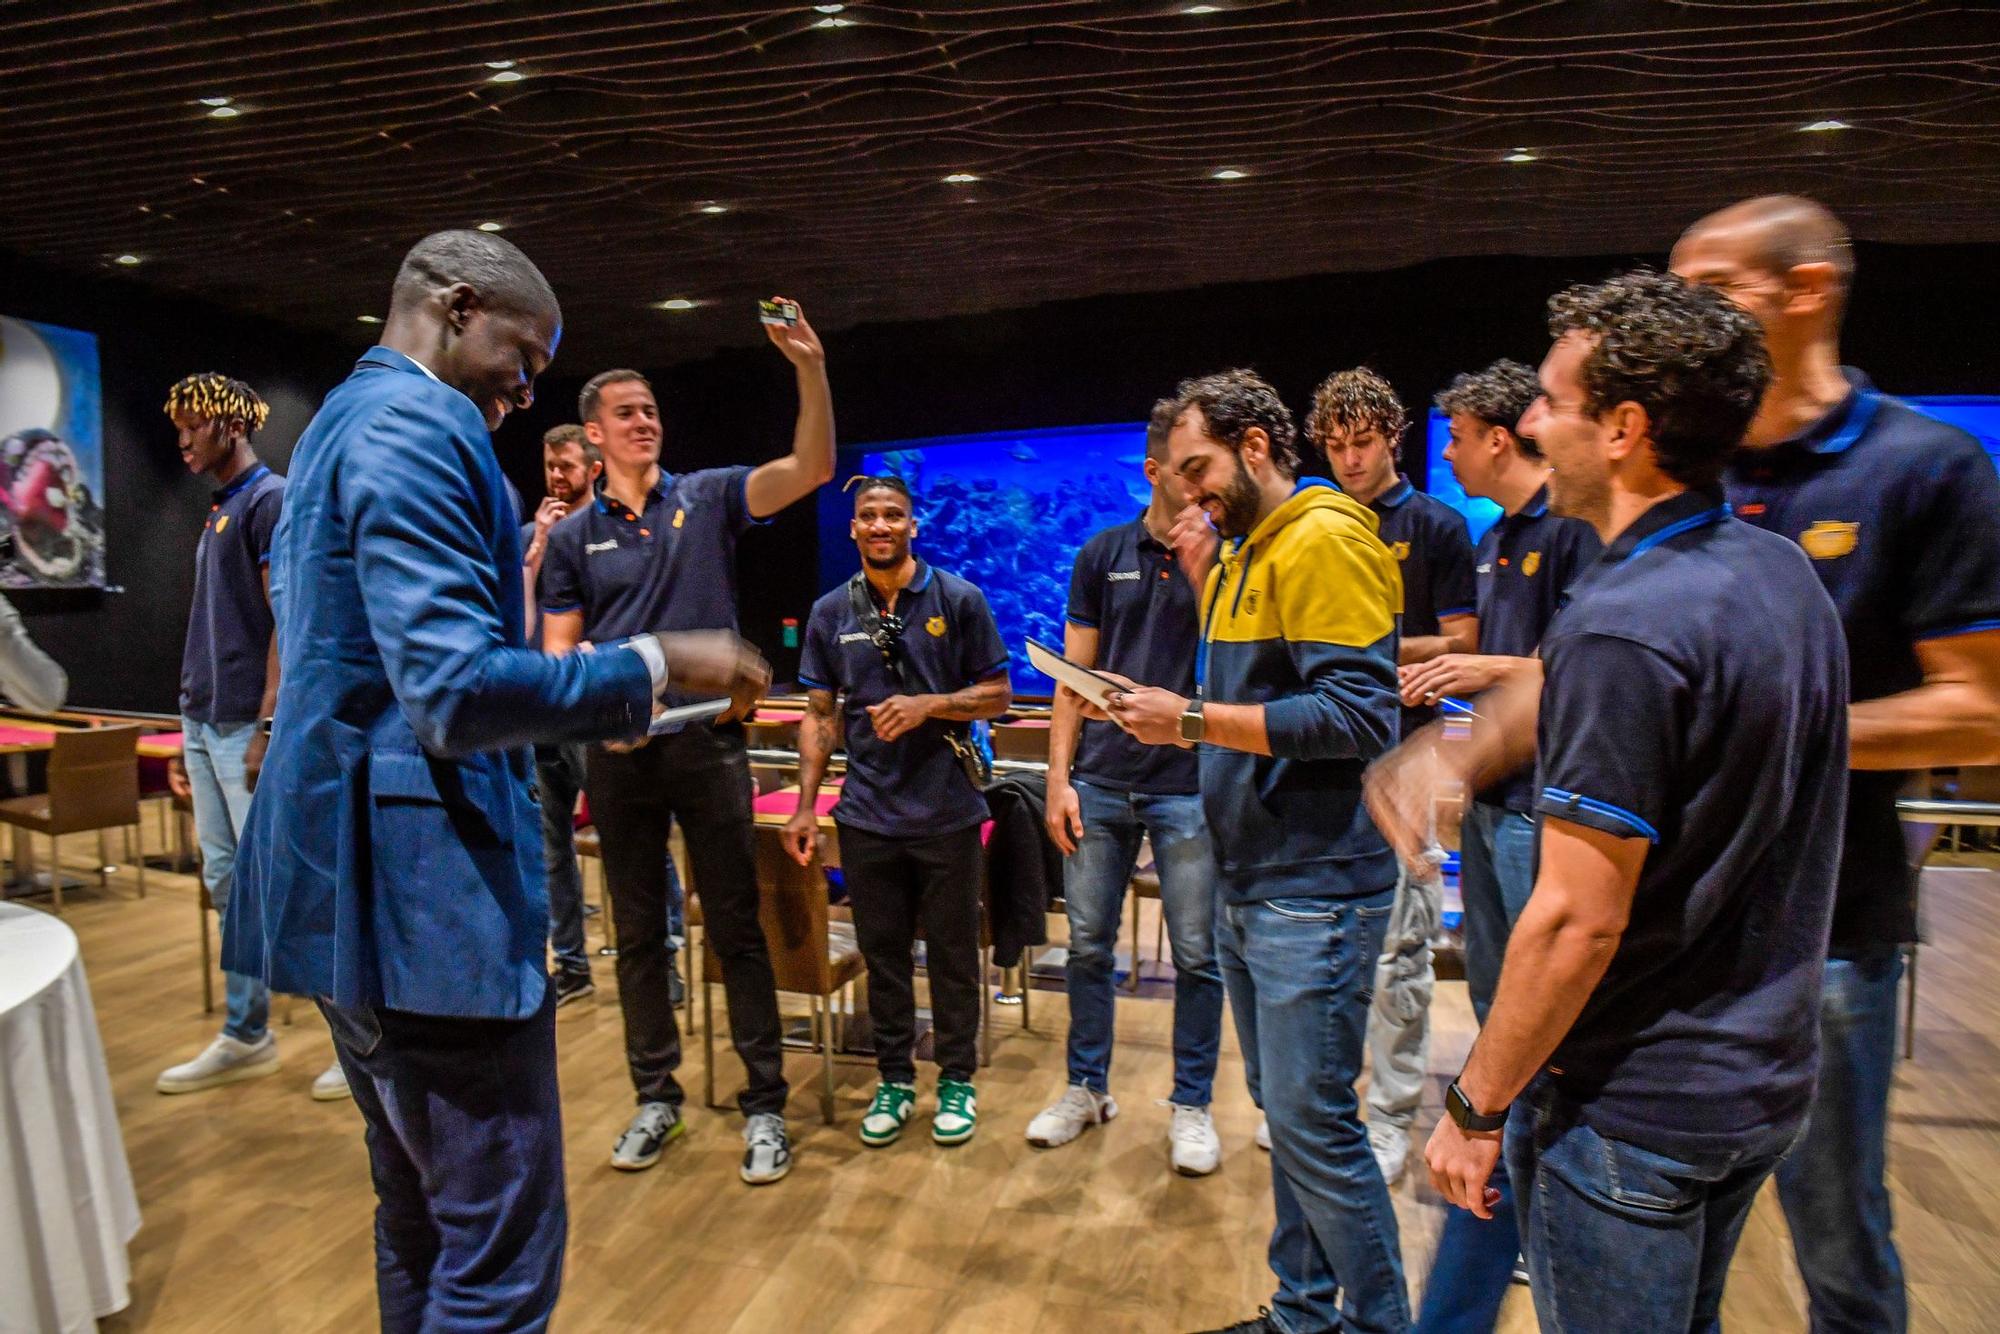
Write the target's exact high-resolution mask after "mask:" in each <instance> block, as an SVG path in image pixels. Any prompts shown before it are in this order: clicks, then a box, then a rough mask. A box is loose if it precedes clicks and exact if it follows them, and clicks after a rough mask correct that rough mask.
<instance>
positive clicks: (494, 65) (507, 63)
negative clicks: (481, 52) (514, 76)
mask: <svg viewBox="0 0 2000 1334" xmlns="http://www.w3.org/2000/svg"><path fill="white" fill-rule="evenodd" d="M486 68H488V69H512V68H514V62H513V61H511V60H489V61H487V62H486Z"/></svg>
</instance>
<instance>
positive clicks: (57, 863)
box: [49, 834, 62, 917]
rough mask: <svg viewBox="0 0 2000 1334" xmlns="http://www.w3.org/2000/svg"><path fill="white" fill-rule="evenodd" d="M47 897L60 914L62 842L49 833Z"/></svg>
mask: <svg viewBox="0 0 2000 1334" xmlns="http://www.w3.org/2000/svg"><path fill="white" fill-rule="evenodd" d="M49 899H50V901H51V902H52V903H54V904H55V909H56V916H58V917H61V916H62V844H61V842H60V840H58V839H57V838H56V836H55V835H54V834H50V835H49Z"/></svg>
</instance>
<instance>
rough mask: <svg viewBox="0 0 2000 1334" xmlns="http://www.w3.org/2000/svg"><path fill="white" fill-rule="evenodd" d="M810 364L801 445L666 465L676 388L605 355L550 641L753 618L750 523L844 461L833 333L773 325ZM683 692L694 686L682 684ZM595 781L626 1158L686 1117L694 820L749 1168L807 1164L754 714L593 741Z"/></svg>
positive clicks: (590, 405)
mask: <svg viewBox="0 0 2000 1334" xmlns="http://www.w3.org/2000/svg"><path fill="white" fill-rule="evenodd" d="M765 333H766V335H767V336H768V337H769V338H770V340H771V343H772V344H773V346H775V347H776V348H777V349H778V350H779V352H781V353H782V354H783V355H784V357H785V359H786V360H787V361H789V362H791V363H792V367H793V370H794V371H795V373H796V378H797V382H798V394H799V415H798V424H797V426H796V428H795V429H794V432H793V436H792V450H791V452H790V453H789V454H786V455H784V456H783V457H781V458H777V459H773V460H771V461H770V462H768V463H765V464H762V465H760V466H758V467H755V468H751V467H733V468H708V469H703V470H700V471H697V472H688V473H681V474H678V475H676V474H673V473H669V472H667V471H665V470H664V469H663V468H661V466H660V440H661V434H662V431H661V424H660V406H659V403H658V402H657V401H655V399H654V397H653V388H652V386H651V385H650V384H648V383H647V382H646V378H645V377H644V376H643V375H641V374H639V372H637V371H632V370H614V371H605V372H604V373H603V374H601V375H598V376H596V377H595V378H594V379H592V380H591V381H590V383H588V384H586V385H585V386H584V388H583V393H582V395H581V397H580V399H579V401H578V404H577V413H578V416H580V417H581V418H582V420H583V429H584V431H585V433H586V434H587V435H588V437H589V439H590V443H592V444H593V445H596V446H597V448H598V449H599V450H600V451H601V452H602V453H603V455H604V476H603V477H602V478H601V479H600V480H599V482H598V484H597V498H596V500H595V502H594V503H591V504H586V505H580V506H578V507H577V508H576V511H575V512H574V513H572V514H571V515H570V516H569V517H568V518H566V519H564V520H563V521H562V522H561V523H559V524H557V525H556V526H555V528H554V529H553V530H551V531H550V533H549V538H548V554H547V555H546V556H545V557H544V559H543V563H542V580H541V600H542V612H543V618H542V647H543V648H544V649H545V650H546V651H547V652H549V653H554V654H561V653H567V652H569V651H570V650H571V649H572V648H574V647H576V646H577V645H578V644H579V643H582V642H585V641H588V642H590V643H593V644H603V643H608V642H611V641H613V640H617V639H621V638H623V637H625V636H627V635H633V634H641V633H644V632H646V631H649V630H654V631H657V630H732V631H733V630H734V629H735V628H736V541H737V539H738V538H739V537H740V536H742V534H743V533H744V531H745V530H747V529H748V528H749V527H750V526H751V525H752V524H756V523H762V522H764V521H765V520H767V519H769V518H770V517H771V516H772V515H774V514H776V513H777V512H778V511H779V510H781V509H783V508H785V506H787V505H790V504H792V503H793V502H794V501H797V500H800V499H803V498H804V497H806V496H808V495H810V494H812V492H813V491H815V490H817V489H818V488H819V487H821V486H823V485H824V484H825V483H826V482H828V481H830V480H831V479H832V477H833V394H832V390H831V389H829V388H828V386H827V378H826V350H825V349H824V348H823V347H821V346H820V341H819V335H818V334H816V333H814V332H813V328H812V326H811V325H810V324H808V323H806V321H805V319H804V317H803V316H801V317H799V319H798V320H797V322H796V323H794V324H789V325H767V326H766V328H765ZM668 702H669V703H675V702H685V701H681V700H675V699H674V698H672V697H671V695H670V697H669V699H668ZM584 791H585V794H586V795H587V796H588V798H589V801H590V815H591V819H592V821H593V822H594V823H595V824H596V826H597V833H598V838H599V840H600V843H601V846H602V849H603V855H604V879H605V884H606V886H607V887H608V888H609V891H610V895H611V911H612V914H613V916H614V918H615V924H616V926H617V931H618V943H619V948H618V964H617V972H618V1001H619V1006H620V1008H621V1009H622V1010H623V1011H624V1016H625V1055H626V1063H627V1065H628V1067H629V1068H630V1070H631V1074H632V1083H633V1086H634V1088H635V1089H636V1090H637V1094H638V1103H639V1106H638V1110H637V1112H635V1113H634V1115H633V1117H632V1121H631V1124H630V1125H629V1126H628V1127H627V1128H626V1130H625V1133H624V1134H623V1135H621V1136H619V1138H618V1142H617V1144H616V1145H615V1146H614V1147H613V1149H612V1154H611V1165H612V1166H613V1167H616V1168H619V1169H621V1170H624V1171H638V1170H641V1169H644V1168H648V1167H651V1166H652V1165H653V1164H654V1163H656V1162H658V1161H659V1159H660V1154H661V1151H662V1150H663V1149H664V1148H665V1147H666V1145H667V1144H668V1143H670V1142H671V1141H673V1140H674V1139H677V1138H678V1137H679V1136H680V1135H681V1133H682V1132H683V1131H684V1130H685V1129H686V1126H685V1123H684V1122H683V1121H682V1120H681V1103H682V1101H683V1100H684V1097H685V1095H684V1093H683V1092H682V1090H681V1086H680V1083H679V1081H678V1080H676V1079H675V1078H674V1071H675V1070H676V1069H677V1068H678V1067H679V1066H680V1063H681V1037H680V1027H679V1025H678V1024H677V1023H676V1022H675V1020H674V999H673V988H674V963H673V951H672V949H671V947H670V945H669V943H668V930H669V916H670V906H671V890H670V888H669V882H668V879H667V838H668V833H669V830H670V828H671V825H672V822H673V821H675V820H678V821H680V825H681V831H682V833H683V834H684V835H685V837H686V843H687V850H688V859H689V861H690V863H691V867H690V868H689V869H691V870H692V872H693V877H694V882H695V884H696V885H698V886H699V893H700V895H701V908H702V921H703V927H704V929H705V930H706V931H707V932H708V941H709V944H710V945H711V946H712V947H713V948H714V950H715V953H716V955H717V957H718V958H719V959H720V960H721V962H722V984H723V989H724V991H725V992H726V993H727V995H728V998H729V1031H730V1037H731V1038H732V1039H733V1041H734V1044H735V1047H736V1054H737V1055H738V1056H740V1057H741V1058H742V1059H743V1065H744V1069H745V1071H746V1072H747V1074H748V1076H749V1079H748V1083H747V1085H746V1086H745V1088H744V1090H743V1092H742V1093H741V1094H740V1095H739V1097H738V1102H739V1104H740V1105H741V1106H742V1109H743V1114H744V1116H745V1118H746V1123H745V1125H744V1132H743V1133H744V1139H745V1150H744V1157H743V1167H742V1173H741V1175H742V1178H743V1180H744V1181H746V1182H749V1183H750V1184H752V1185H761V1184H766V1183H769V1182H774V1181H777V1180H779V1179H780V1178H782V1177H783V1176H784V1175H785V1174H786V1173H787V1172H789V1171H790V1170H791V1163H792V1153H791V1141H790V1139H789V1137H788V1136H787V1134H786V1132H785V1120H784V1113H785V1099H786V1095H787V1093H788V1092H789V1087H788V1085H787V1084H786V1083H785V1068H784V1055H785V1053H784V1034H783V1031H782V1029H781V1028H780V1026H779V1017H778V996H777V983H776V979H775V978H774V977H773V975H772V972H771V955H770V949H769V947H768V946H767V945H766V944H765V941H764V928H763V927H762V925H760V923H759V921H758V917H757V867H756V855H755V851H754V848H753V845H752V842H751V813H750V760H749V755H748V753H747V751H746V749H745V746H744V740H743V729H742V728H741V727H740V726H738V725H735V724H730V725H728V726H723V727H706V726H698V727H690V728H688V729H686V730H684V731H682V732H679V733H676V734H674V735H672V736H664V737H658V738H655V739H653V740H652V741H650V742H641V743H640V745H639V746H638V747H637V748H631V747H611V746H603V745H599V746H593V747H592V748H591V750H590V754H589V757H588V759H587V761H586V772H585V776H584Z"/></svg>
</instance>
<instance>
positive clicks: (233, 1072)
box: [153, 1057, 280, 1095]
mask: <svg viewBox="0 0 2000 1334" xmlns="http://www.w3.org/2000/svg"><path fill="white" fill-rule="evenodd" d="M279 1068H280V1066H279V1062H278V1060H277V1059H276V1058H275V1057H273V1058H272V1059H271V1060H268V1061H258V1062H256V1063H254V1064H251V1065H238V1066H232V1067H231V1068H229V1069H227V1070H224V1071H222V1072H221V1073H220V1074H214V1075H209V1076H208V1077H206V1078H204V1079H191V1080H187V1081H184V1082H182V1081H175V1082H172V1083H169V1082H168V1081H167V1080H166V1079H165V1078H164V1077H162V1078H160V1079H156V1080H154V1081H153V1091H154V1092H156V1093H165V1094H169V1095H171V1094H175V1093H200V1092H202V1091H203V1090H204V1089H219V1088H221V1087H222V1086H223V1085H224V1084H240V1083H242V1082H243V1081H244V1080H246V1079H262V1078H263V1077H264V1076H265V1075H275V1074H277V1073H278V1070H279Z"/></svg>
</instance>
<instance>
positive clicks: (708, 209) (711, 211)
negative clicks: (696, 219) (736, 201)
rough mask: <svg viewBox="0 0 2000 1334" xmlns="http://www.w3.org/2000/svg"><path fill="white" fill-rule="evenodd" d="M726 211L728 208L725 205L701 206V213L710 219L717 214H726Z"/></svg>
mask: <svg viewBox="0 0 2000 1334" xmlns="http://www.w3.org/2000/svg"><path fill="white" fill-rule="evenodd" d="M728 211H729V206H728V205H727V204H703V205H702V206H701V212H703V213H706V214H708V215H709V216H710V217H714V216H715V215H716V214H718V213H727V212H728Z"/></svg>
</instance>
